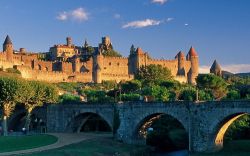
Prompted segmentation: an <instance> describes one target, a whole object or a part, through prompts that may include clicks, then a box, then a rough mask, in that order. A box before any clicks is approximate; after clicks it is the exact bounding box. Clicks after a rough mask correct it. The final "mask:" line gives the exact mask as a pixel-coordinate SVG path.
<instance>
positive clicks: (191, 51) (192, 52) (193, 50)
mask: <svg viewBox="0 0 250 156" xmlns="http://www.w3.org/2000/svg"><path fill="white" fill-rule="evenodd" d="M188 54H189V56H198V55H197V52H196V51H195V49H194V47H193V46H192V47H191V48H190V50H189V52H188Z"/></svg>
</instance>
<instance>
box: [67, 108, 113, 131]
mask: <svg viewBox="0 0 250 156" xmlns="http://www.w3.org/2000/svg"><path fill="white" fill-rule="evenodd" d="M90 120H96V121H95V122H96V124H98V123H99V124H101V125H102V126H103V127H102V129H101V130H100V129H99V130H100V131H112V127H113V126H112V123H111V122H110V121H109V120H108V119H107V118H106V117H105V116H104V115H102V114H101V113H96V112H79V113H77V114H76V115H74V116H73V117H72V118H71V120H70V121H69V122H68V124H67V127H66V131H67V132H75V133H79V132H81V130H82V129H83V128H84V126H85V125H86V124H87V123H88V122H89V121H90ZM96 126H97V125H96ZM96 130H97V129H96Z"/></svg>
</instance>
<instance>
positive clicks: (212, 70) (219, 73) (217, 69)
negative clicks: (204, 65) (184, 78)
mask: <svg viewBox="0 0 250 156" xmlns="http://www.w3.org/2000/svg"><path fill="white" fill-rule="evenodd" d="M210 73H213V74H214V75H217V76H222V70H221V66H220V65H219V63H218V62H217V61H216V60H214V63H213V65H212V66H211V68H210Z"/></svg>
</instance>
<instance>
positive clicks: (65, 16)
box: [56, 11, 68, 21]
mask: <svg viewBox="0 0 250 156" xmlns="http://www.w3.org/2000/svg"><path fill="white" fill-rule="evenodd" d="M56 19H58V20H60V21H66V20H67V19H68V14H67V12H65V11H64V12H61V13H59V15H58V16H57V17H56Z"/></svg>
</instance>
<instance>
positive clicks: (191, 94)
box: [180, 87, 196, 101]
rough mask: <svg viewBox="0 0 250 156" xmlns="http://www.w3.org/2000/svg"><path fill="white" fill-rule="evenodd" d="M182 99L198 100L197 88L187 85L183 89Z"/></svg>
mask: <svg viewBox="0 0 250 156" xmlns="http://www.w3.org/2000/svg"><path fill="white" fill-rule="evenodd" d="M180 100H184V101H195V100H196V89H195V88H194V87H185V88H183V89H182V90H181V93H180Z"/></svg>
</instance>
